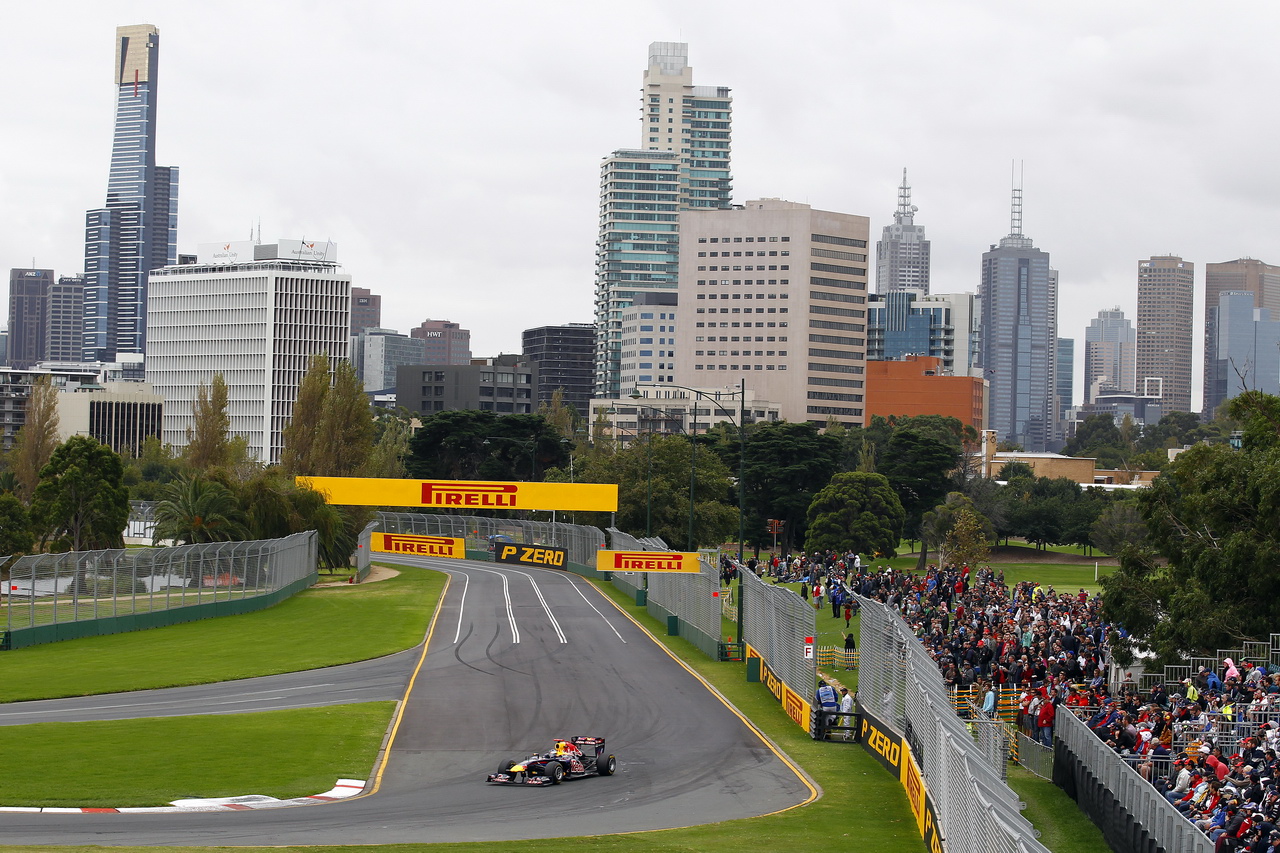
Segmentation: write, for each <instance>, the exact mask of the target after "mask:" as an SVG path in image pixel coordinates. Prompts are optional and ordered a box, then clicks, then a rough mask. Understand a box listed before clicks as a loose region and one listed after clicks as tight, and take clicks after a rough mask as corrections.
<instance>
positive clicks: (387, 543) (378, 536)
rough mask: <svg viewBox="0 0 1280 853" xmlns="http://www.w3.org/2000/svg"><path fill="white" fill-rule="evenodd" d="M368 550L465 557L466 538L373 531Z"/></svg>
mask: <svg viewBox="0 0 1280 853" xmlns="http://www.w3.org/2000/svg"><path fill="white" fill-rule="evenodd" d="M369 550H370V551H377V552H378V553H380V554H410V555H412V556H415V557H450V558H452V559H455V560H465V559H466V558H467V540H465V539H460V538H458V537H456V536H413V535H410V534H408V533H377V532H375V533H373V534H372V536H371V537H370V539H369Z"/></svg>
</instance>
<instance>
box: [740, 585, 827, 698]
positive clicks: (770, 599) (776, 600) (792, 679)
mask: <svg viewBox="0 0 1280 853" xmlns="http://www.w3.org/2000/svg"><path fill="white" fill-rule="evenodd" d="M742 613H743V616H742V641H743V642H744V643H746V644H747V645H748V646H750V647H751V648H752V649H754V650H755V651H756V652H757V653H758V654H759V655H760V657H761V658H762V659H763V660H764V662H765V663H766V664H768V666H769V669H771V670H772V671H773V673H774V674H775V675H776V676H777V677H778V678H780V679H781V680H782V682H783V683H784V684H786V685H787V687H790V688H791V689H792V690H793V691H795V693H797V694H798V695H799V696H800V697H801V698H802V699H803V700H804V701H805V702H810V701H812V700H813V690H814V687H816V686H817V664H818V661H817V659H816V658H817V656H816V655H811V656H809V657H805V646H806V644H807V645H808V646H809V647H810V648H813V643H814V641H815V640H816V638H817V628H818V618H817V613H816V612H815V611H814V609H813V605H811V604H809V603H808V602H807V601H805V600H804V599H803V598H801V597H800V596H798V595H796V594H795V593H794V592H792V591H791V590H789V589H787V588H786V587H781V586H774V585H773V584H770V583H765V582H764V581H763V580H761V579H760V578H758V577H756V574H755V572H746V571H744V572H742ZM806 640H807V641H808V642H807V643H806Z"/></svg>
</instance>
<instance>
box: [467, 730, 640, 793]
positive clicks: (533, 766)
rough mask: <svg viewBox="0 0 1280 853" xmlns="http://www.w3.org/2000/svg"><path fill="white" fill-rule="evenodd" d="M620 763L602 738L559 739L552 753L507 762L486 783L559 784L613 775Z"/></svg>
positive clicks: (487, 778)
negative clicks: (586, 777) (605, 748)
mask: <svg viewBox="0 0 1280 853" xmlns="http://www.w3.org/2000/svg"><path fill="white" fill-rule="evenodd" d="M617 767H618V760H617V759H616V758H614V757H613V756H612V755H609V754H608V753H606V752H605V751H604V738H602V737H583V736H579V737H571V738H567V739H566V738H558V739H556V742H555V746H553V747H552V748H551V750H550V751H549V752H543V753H539V754H536V755H531V756H529V757H528V758H526V759H525V760H524V761H504V762H502V764H500V765H498V772H497V773H490V774H489V775H488V776H487V777H485V781H486V782H493V783H496V784H500V785H559V784H560V783H561V782H562V781H563V780H565V779H577V778H579V777H580V776H612V775H613V772H614V770H616V769H617Z"/></svg>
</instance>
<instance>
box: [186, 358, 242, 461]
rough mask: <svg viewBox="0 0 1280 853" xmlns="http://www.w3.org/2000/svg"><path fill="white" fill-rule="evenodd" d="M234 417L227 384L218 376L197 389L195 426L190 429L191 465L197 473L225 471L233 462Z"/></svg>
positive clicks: (187, 452)
mask: <svg viewBox="0 0 1280 853" xmlns="http://www.w3.org/2000/svg"><path fill="white" fill-rule="evenodd" d="M230 433H231V418H230V417H229V416H228V415H227V381H226V380H225V379H223V378H222V374H221V373H217V374H214V377H213V381H212V382H210V383H209V384H208V385H205V384H204V383H203V382H202V383H200V387H199V388H197V389H196V402H195V408H194V410H193V411H192V423H191V426H189V427H187V447H186V450H185V451H184V453H183V456H184V458H185V459H186V463H187V465H189V466H190V467H191V468H192V469H194V470H196V471H208V470H209V469H210V468H221V467H223V466H225V465H226V464H227V463H228V462H230V451H231V448H230V443H229V442H230Z"/></svg>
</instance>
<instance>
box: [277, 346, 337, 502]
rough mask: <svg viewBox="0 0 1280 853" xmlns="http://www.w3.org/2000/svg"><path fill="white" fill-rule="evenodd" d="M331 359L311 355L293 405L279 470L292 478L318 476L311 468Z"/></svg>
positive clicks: (327, 386)
mask: <svg viewBox="0 0 1280 853" xmlns="http://www.w3.org/2000/svg"><path fill="white" fill-rule="evenodd" d="M329 383H330V378H329V357H328V356H327V355H313V356H311V363H310V364H309V365H308V366H307V372H306V374H305V375H303V377H302V382H301V383H300V384H299V385H298V397H297V399H296V400H295V401H294V404H293V418H292V419H290V421H289V425H288V426H286V427H285V428H284V435H283V438H284V448H283V449H282V450H281V452H280V467H281V468H282V469H283V470H284V473H285V474H287V475H288V476H290V477H296V476H299V475H308V474H312V475H314V474H318V473H319V472H317V471H315V470H313V469H312V456H313V453H314V449H315V445H316V442H317V438H318V435H317V433H318V430H319V427H320V418H321V417H322V416H323V415H324V402H325V398H326V397H327V396H329Z"/></svg>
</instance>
